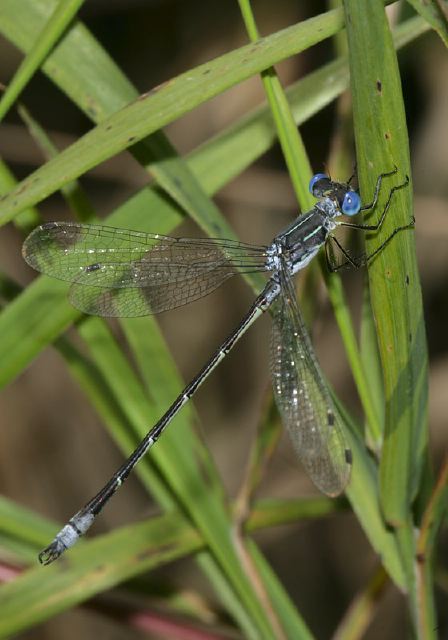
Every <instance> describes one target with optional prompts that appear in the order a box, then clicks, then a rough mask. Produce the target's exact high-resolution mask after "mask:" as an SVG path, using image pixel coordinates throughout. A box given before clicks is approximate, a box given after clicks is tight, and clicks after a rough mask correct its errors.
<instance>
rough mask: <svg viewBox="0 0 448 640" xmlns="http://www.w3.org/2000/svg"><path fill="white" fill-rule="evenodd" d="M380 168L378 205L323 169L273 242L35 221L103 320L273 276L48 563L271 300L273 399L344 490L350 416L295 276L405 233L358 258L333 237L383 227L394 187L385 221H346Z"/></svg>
mask: <svg viewBox="0 0 448 640" xmlns="http://www.w3.org/2000/svg"><path fill="white" fill-rule="evenodd" d="M396 172H397V169H396V168H395V169H394V171H391V172H389V173H384V174H381V175H380V176H379V177H378V179H377V183H376V188H375V193H374V197H373V200H372V202H371V203H370V204H369V205H365V206H361V200H360V197H359V195H358V194H357V192H356V191H354V190H353V189H352V188H351V187H350V181H349V182H348V183H347V184H345V183H339V182H334V181H332V180H331V179H330V178H329V177H328V176H326V175H324V174H320V173H319V174H316V175H315V176H314V177H313V178H312V180H311V182H310V191H311V193H312V194H313V195H314V196H315V197H317V198H319V200H318V202H317V203H316V204H315V205H314V207H313V208H312V209H311V210H310V211H308V212H307V213H304V214H302V215H299V216H298V217H297V218H296V219H295V221H294V222H293V223H292V224H291V225H290V226H289V227H287V228H286V229H285V230H284V231H282V232H281V233H280V234H279V235H277V236H276V237H275V238H274V240H273V241H272V243H271V244H270V245H269V246H255V245H251V244H246V243H242V242H237V241H234V240H221V239H193V238H171V237H168V236H162V235H159V234H150V233H141V232H137V231H128V230H124V229H116V228H113V227H107V226H102V225H86V224H79V223H71V222H50V223H48V224H44V225H41V226H39V227H37V228H36V229H35V230H34V231H33V232H32V233H31V234H30V235H29V236H28V238H27V239H26V240H25V243H24V245H23V255H24V258H25V260H26V261H27V262H28V264H30V265H31V266H32V267H33V268H35V269H37V270H38V271H41V272H42V273H45V274H47V275H49V276H52V277H54V278H59V279H61V280H66V281H68V282H71V283H72V285H71V288H70V300H71V302H72V304H73V305H74V306H75V307H77V308H78V309H80V310H81V311H84V312H85V313H89V314H93V315H99V316H104V317H132V316H143V315H148V314H151V313H159V312H161V311H167V310H169V309H174V308H176V307H179V306H182V305H184V304H187V303H189V302H192V301H193V300H197V299H198V298H201V297H203V296H205V295H207V294H208V293H210V292H211V291H213V290H214V289H216V288H217V287H218V286H219V285H220V284H222V283H223V282H224V281H225V280H227V279H228V278H230V277H231V276H233V275H235V274H236V273H238V272H240V273H244V272H246V273H247V272H256V271H266V272H269V273H270V274H271V275H270V279H269V280H268V282H267V283H266V286H265V287H264V289H263V291H262V292H261V293H260V295H259V296H258V297H257V298H256V299H255V301H254V302H253V304H252V306H251V307H250V309H249V311H248V312H247V313H246V315H245V316H244V318H243V319H242V320H241V322H240V324H239V325H238V326H237V327H236V329H235V330H234V331H233V332H232V333H231V334H230V335H229V336H228V337H227V338H226V339H225V340H224V342H223V343H222V344H221V346H220V347H219V348H218V350H217V351H216V352H215V353H214V355H213V356H212V358H211V359H210V360H209V361H208V362H207V364H206V365H205V366H204V367H203V368H202V369H201V371H200V372H199V373H198V374H197V375H196V377H195V378H193V380H192V381H191V382H190V383H189V384H188V385H187V386H186V387H185V388H184V390H183V391H182V392H181V393H180V395H179V396H178V397H177V398H176V399H175V400H174V402H173V404H172V405H171V406H170V407H169V409H168V410H167V411H166V413H165V414H164V415H163V416H162V417H161V418H160V420H159V421H158V422H157V423H156V424H155V425H154V426H153V427H152V428H151V429H150V430H149V431H148V433H147V434H146V436H145V437H144V439H143V440H142V441H141V442H140V444H139V445H138V447H137V448H136V449H135V451H134V452H133V453H132V454H131V455H130V457H129V458H128V459H127V460H126V462H125V463H124V464H123V465H122V466H121V467H120V469H119V470H118V471H117V472H116V473H115V474H114V475H113V476H112V478H111V479H110V480H109V482H107V484H106V485H104V487H103V488H102V489H101V490H100V491H99V492H98V493H97V495H96V496H95V497H94V498H92V499H91V500H90V501H89V502H88V503H87V504H86V505H85V506H84V507H83V508H82V509H81V510H80V511H78V513H76V514H75V515H74V516H73V517H72V518H71V519H70V520H69V521H68V523H67V524H66V525H65V526H64V527H63V528H62V529H61V531H60V532H59V533H58V534H57V535H56V537H55V538H54V540H53V541H52V542H51V544H50V545H49V546H48V547H46V548H45V549H44V550H43V551H42V552H41V553H40V554H39V560H40V562H41V563H43V564H49V563H50V562H53V560H55V559H56V558H58V557H59V556H60V555H61V554H62V553H63V552H64V551H65V550H66V549H68V548H69V547H71V546H73V545H74V544H75V542H76V541H77V540H78V538H79V537H80V536H82V535H83V534H85V533H86V531H87V530H88V529H89V528H90V526H91V525H92V523H93V521H94V519H95V517H96V516H97V515H98V514H99V513H100V511H101V510H102V509H103V507H104V505H105V504H106V503H107V502H108V500H109V499H110V498H111V497H112V495H113V494H114V493H115V492H116V491H117V489H118V488H119V487H120V486H121V485H122V483H123V482H124V480H126V478H127V477H128V475H129V474H130V472H131V471H132V469H133V468H134V467H135V465H136V464H137V462H138V461H139V460H140V458H141V457H142V456H143V455H144V454H145V453H146V452H147V451H148V449H150V448H151V447H152V446H153V445H154V444H155V443H156V442H157V440H158V439H159V437H160V436H161V434H162V433H163V431H164V430H165V428H166V427H167V426H168V424H169V423H170V422H171V420H172V419H173V418H174V416H175V415H176V414H177V412H178V411H179V410H180V409H181V408H182V406H183V405H184V404H185V403H186V402H188V400H189V399H190V398H191V397H192V396H193V394H194V393H195V392H196V390H197V389H198V387H199V386H200V385H201V384H202V383H203V382H204V381H205V380H206V378H207V377H208V376H209V374H210V373H211V372H212V371H213V369H214V368H215V367H216V366H217V365H218V363H219V362H220V361H221V360H222V359H223V358H224V357H225V356H226V355H227V354H228V353H229V351H230V349H232V347H233V346H234V344H235V343H236V342H237V341H238V340H239V338H240V337H241V336H242V335H243V334H244V333H245V331H246V330H247V329H248V328H249V327H250V325H251V324H252V323H253V322H254V321H255V320H256V318H257V317H258V316H260V315H261V314H262V313H263V312H264V311H266V310H267V309H269V308H271V310H272V315H273V334H272V335H273V337H272V350H271V373H272V378H273V386H274V395H275V399H276V402H277V405H278V408H279V411H280V414H281V416H282V419H283V422H284V423H285V425H286V427H287V428H288V431H289V433H290V436H291V438H292V442H293V444H294V448H295V450H296V453H297V455H298V457H299V459H300V460H301V462H302V464H303V466H304V467H305V470H306V471H307V473H308V475H309V476H310V478H311V479H312V481H313V482H314V484H315V485H316V486H317V487H318V488H319V489H320V490H321V491H322V492H323V493H326V494H327V495H330V496H336V495H338V494H339V493H341V492H342V491H343V490H344V488H345V487H346V485H347V483H348V480H349V477H350V470H351V463H352V459H351V451H350V449H349V447H348V446H347V444H346V441H345V437H344V434H343V430H342V426H341V418H340V417H339V415H338V412H337V409H336V407H335V404H334V402H333V399H332V397H331V394H330V392H329V390H328V387H327V385H326V383H325V381H324V378H323V376H322V373H321V371H320V368H319V365H318V363H317V360H316V357H315V355H314V352H313V348H312V346H311V342H310V338H309V336H308V332H307V330H306V328H305V325H304V322H303V320H302V316H301V314H300V311H299V307H298V304H297V300H296V296H295V291H294V287H293V284H292V280H291V278H292V276H293V275H294V274H295V273H297V272H298V271H300V270H301V269H303V268H304V267H305V266H306V265H307V264H308V263H309V262H310V261H311V260H312V259H313V258H314V256H315V255H316V254H317V253H318V251H319V249H320V248H321V247H322V246H323V245H325V248H326V256H327V263H328V265H329V267H330V269H331V270H333V271H335V270H337V269H339V268H340V267H341V266H345V265H348V264H351V265H352V266H354V267H359V266H361V265H364V264H366V262H367V261H368V260H370V259H371V258H373V257H374V256H375V255H377V253H378V252H379V251H380V250H381V249H382V248H383V247H384V245H385V244H387V242H389V241H390V240H391V239H392V237H393V236H394V235H395V234H396V233H397V232H398V231H401V230H402V229H406V228H410V227H412V226H413V224H414V221H413V219H411V221H410V223H409V224H407V225H404V226H402V227H397V228H396V229H394V231H393V232H392V233H391V234H390V235H389V236H388V237H387V238H386V240H385V241H384V242H383V243H382V244H381V245H380V246H379V247H378V248H377V249H376V250H375V251H374V252H373V253H371V254H370V255H363V256H361V257H359V258H357V259H354V258H352V257H351V256H350V254H349V253H348V252H347V251H346V250H345V249H344V247H343V246H342V245H341V244H340V242H339V241H338V240H337V239H336V238H335V236H334V235H333V234H332V232H333V231H334V229H335V228H336V227H337V226H340V225H343V226H349V227H352V228H355V229H362V230H364V231H377V230H379V229H380V227H381V225H382V223H383V221H384V219H385V216H386V213H387V211H388V209H389V206H390V203H391V200H392V196H393V193H394V191H396V190H397V189H400V188H402V187H405V186H406V185H407V184H408V179H406V181H405V182H403V183H402V184H400V185H398V186H395V187H392V189H391V190H390V192H389V197H388V200H387V202H386V205H385V207H384V209H383V211H382V213H381V216H380V218H379V220H378V222H377V223H376V224H372V225H368V224H355V223H351V222H344V221H340V220H337V218H338V217H339V216H341V215H343V214H344V215H347V216H353V215H356V214H357V213H358V212H359V211H361V210H368V209H374V208H375V206H376V204H377V202H378V196H379V192H380V188H381V183H382V179H383V178H384V177H386V176H390V175H393V174H395V173H396ZM330 242H334V243H335V245H336V246H337V247H338V249H339V250H340V251H341V252H342V255H343V256H344V262H343V263H342V264H339V265H333V264H332V261H331V259H330V253H329V251H328V249H329V244H330Z"/></svg>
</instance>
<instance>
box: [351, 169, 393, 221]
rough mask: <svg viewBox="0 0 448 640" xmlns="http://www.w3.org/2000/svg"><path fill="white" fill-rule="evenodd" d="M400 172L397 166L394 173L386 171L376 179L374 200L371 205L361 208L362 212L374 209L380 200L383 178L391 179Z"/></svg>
mask: <svg viewBox="0 0 448 640" xmlns="http://www.w3.org/2000/svg"><path fill="white" fill-rule="evenodd" d="M397 171H398V167H397V165H395V166H394V168H393V169H392V171H386V172H384V173H380V175H379V176H378V178H377V179H376V185H375V191H374V192H373V200H372V202H370V203H369V204H365V205H363V206H362V207H361V209H360V211H368V210H369V209H374V208H375V207H376V205H377V203H378V198H379V195H380V191H381V185H382V183H383V178H389V177H390V176H394V175H395V174H396V173H397Z"/></svg>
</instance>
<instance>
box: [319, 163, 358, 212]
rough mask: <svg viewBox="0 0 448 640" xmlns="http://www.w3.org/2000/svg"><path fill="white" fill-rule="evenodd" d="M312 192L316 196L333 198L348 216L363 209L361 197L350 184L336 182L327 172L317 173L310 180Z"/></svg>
mask: <svg viewBox="0 0 448 640" xmlns="http://www.w3.org/2000/svg"><path fill="white" fill-rule="evenodd" d="M309 189H310V193H311V194H312V195H313V196H314V197H315V198H331V199H332V200H334V201H335V202H337V204H338V207H339V209H340V211H341V212H342V213H344V214H345V215H346V216H354V215H356V214H357V213H359V210H360V209H361V198H360V197H359V194H358V193H357V192H356V191H354V190H353V189H352V188H351V187H350V185H348V184H346V183H344V182H334V181H333V180H332V179H331V178H330V177H329V176H327V175H325V173H316V175H314V176H313V177H312V178H311V180H310V186H309Z"/></svg>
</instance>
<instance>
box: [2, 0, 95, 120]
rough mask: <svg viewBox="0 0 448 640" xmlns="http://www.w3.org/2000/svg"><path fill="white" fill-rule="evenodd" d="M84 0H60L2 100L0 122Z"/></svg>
mask: <svg viewBox="0 0 448 640" xmlns="http://www.w3.org/2000/svg"><path fill="white" fill-rule="evenodd" d="M83 2H84V0H60V2H59V4H58V5H57V7H56V9H55V11H54V13H53V14H52V15H51V17H50V18H49V20H48V22H47V23H46V25H45V27H44V28H43V29H42V32H41V33H40V34H39V37H38V38H37V40H36V41H35V43H34V45H33V46H32V48H31V49H30V50H29V52H28V54H27V55H26V57H25V59H24V60H23V61H22V63H21V64H20V66H19V68H18V69H17V71H16V73H15V74H14V77H13V79H12V80H11V82H10V83H9V85H8V87H7V88H6V91H5V92H4V94H3V95H2V97H1V99H0V120H2V119H3V118H4V117H5V114H6V113H7V112H8V111H9V109H10V108H11V106H12V105H13V104H14V102H15V101H16V100H17V98H18V97H19V95H20V93H21V92H22V91H23V89H24V88H25V87H26V85H27V83H28V82H29V81H30V80H31V78H32V77H33V75H34V74H35V72H36V71H37V70H38V69H39V67H40V66H41V64H42V62H43V61H44V60H45V58H46V57H47V55H48V54H49V52H50V51H51V50H52V48H53V46H54V45H55V43H56V42H57V41H58V40H59V38H60V36H61V35H62V34H63V33H64V31H65V29H66V28H67V26H68V25H69V24H70V22H71V21H72V19H73V17H74V16H75V15H76V13H77V11H78V9H79V8H80V7H81V5H82V4H83Z"/></svg>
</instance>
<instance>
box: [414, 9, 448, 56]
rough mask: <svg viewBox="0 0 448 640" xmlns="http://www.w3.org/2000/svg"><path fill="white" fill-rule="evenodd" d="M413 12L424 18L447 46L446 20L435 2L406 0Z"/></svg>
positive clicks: (447, 24)
mask: <svg viewBox="0 0 448 640" xmlns="http://www.w3.org/2000/svg"><path fill="white" fill-rule="evenodd" d="M407 1H408V2H409V4H410V5H411V6H412V7H414V9H415V11H416V12H417V13H419V14H420V15H421V16H422V18H424V19H425V20H426V21H427V22H428V24H430V25H431V27H432V28H433V29H434V31H435V32H436V33H437V34H438V35H439V36H440V38H441V40H442V42H443V44H444V45H445V47H447V46H448V19H447V17H446V15H445V14H444V13H443V10H442V8H441V7H440V5H439V4H438V2H437V0H429V2H428V0H407Z"/></svg>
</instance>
